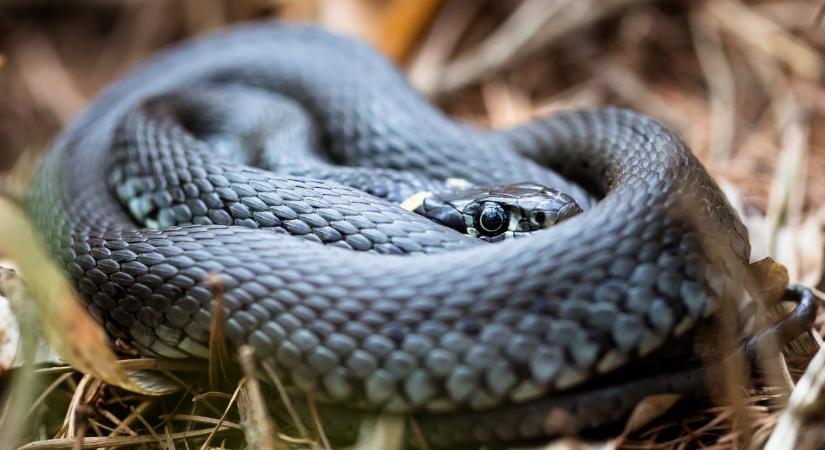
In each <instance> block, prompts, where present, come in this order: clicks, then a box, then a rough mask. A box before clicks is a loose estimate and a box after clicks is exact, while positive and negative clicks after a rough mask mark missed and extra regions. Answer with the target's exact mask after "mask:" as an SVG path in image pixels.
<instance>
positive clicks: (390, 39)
mask: <svg viewBox="0 0 825 450" xmlns="http://www.w3.org/2000/svg"><path fill="white" fill-rule="evenodd" d="M823 8H825V1H823V0H747V1H745V0H706V1H701V0H682V1H676V0H669V1H654V0H522V1H517V0H487V1H485V0H235V1H231V0H144V1H141V0H62V1H60V0H0V98H2V101H0V150H1V151H0V169H4V170H8V169H9V168H11V167H12V165H13V164H15V162H18V163H19V164H18V167H20V166H24V167H28V168H29V170H30V168H31V167H33V166H34V162H33V161H35V160H36V157H37V155H38V154H40V152H41V151H42V150H43V149H44V148H45V147H46V146H47V144H48V142H49V140H50V139H51V138H52V137H53V136H54V135H55V134H56V133H57V132H58V131H59V130H60V129H61V128H62V127H63V126H64V125H65V124H66V123H67V122H68V121H70V120H71V118H72V117H73V116H74V115H75V114H76V113H77V112H78V111H79V110H81V109H82V108H83V107H84V105H86V104H87V103H88V102H89V100H90V99H91V98H93V97H94V95H95V94H96V93H97V92H98V91H99V90H100V89H101V88H103V87H104V86H106V85H107V84H108V83H110V82H111V81H112V80H114V79H115V78H117V77H118V76H119V75H121V74H123V73H124V72H125V71H127V70H128V69H129V68H130V67H133V66H134V65H136V64H138V63H140V62H141V61H142V60H144V59H146V58H147V57H148V56H149V55H151V54H152V53H153V52H155V51H157V50H158V49H161V48H164V47H167V46H169V45H172V44H174V43H175V42H177V41H179V40H182V39H186V38H189V37H192V36H196V35H200V34H204V33H208V32H209V31H210V30H212V29H215V28H218V27H223V26H227V25H231V24H232V23H235V22H241V21H248V20H273V19H282V20H288V21H299V22H316V23H319V24H320V25H321V26H323V27H326V28H329V29H332V30H336V31H339V32H341V33H346V34H350V35H355V36H358V37H359V38H361V39H364V40H366V41H369V42H371V43H372V44H373V45H374V46H376V47H377V48H378V49H380V50H381V51H382V52H383V53H385V54H386V55H388V56H389V57H390V58H392V59H393V60H395V61H396V62H397V63H398V64H400V66H401V67H402V69H403V70H405V71H406V72H407V74H408V75H409V77H410V79H411V82H412V83H413V84H414V85H415V86H416V87H417V88H418V89H420V90H421V91H423V92H424V93H425V94H426V95H428V96H430V97H431V98H432V99H433V101H434V102H436V103H437V104H438V105H440V106H441V107H442V108H444V109H445V110H446V111H447V112H449V113H451V114H453V115H455V116H457V117H460V118H462V119H465V120H470V121H473V122H477V123H481V124H485V125H488V126H491V127H507V126H510V125H513V124H516V123H519V122H521V121H524V120H526V119H527V118H529V117H531V116H534V115H536V114H545V113H550V112H552V111H555V110H559V109H569V108H578V107H586V106H601V105H607V104H614V105H623V106H628V107H631V108H633V109H636V110H640V111H642V112H645V113H648V114H650V115H652V116H653V117H655V118H656V119H658V120H660V121H662V122H664V123H665V124H667V125H668V126H670V127H671V128H673V129H675V130H677V131H678V132H679V133H680V134H681V135H682V136H683V137H684V139H685V140H686V141H687V142H688V144H689V145H690V146H691V148H692V149H693V150H694V152H695V153H696V154H697V155H698V156H699V157H700V158H701V159H702V161H703V162H704V163H705V164H706V166H707V167H708V169H709V170H710V172H711V173H712V174H713V175H714V176H715V177H716V178H717V179H718V180H719V181H720V183H721V184H722V185H723V187H724V188H725V190H726V192H727V193H728V195H729V196H730V197H731V199H732V201H733V202H734V203H735V204H736V207H737V208H738V209H739V210H740V212H741V213H742V215H743V216H744V219H745V221H746V222H747V224H748V226H749V228H750V229H751V233H752V237H753V241H754V242H753V244H754V257H755V258H759V257H762V256H766V255H774V256H776V257H777V258H778V259H779V260H780V261H781V262H783V263H784V264H786V265H787V266H788V267H789V269H790V270H791V276H792V278H793V279H796V280H800V281H804V282H807V283H809V284H817V283H819V281H820V274H821V272H822V270H821V268H822V252H823V251H822V249H823V248H825V240H823V236H822V219H823V214H822V211H823V210H822V207H823V206H825V202H823V200H825V122H823V112H825V88H823V85H822V72H823V65H824V64H825V61H824V60H823V51H824V50H825V25H823V23H822V22H823V20H822V16H823V14H824V13H825V12H824V11H825V9H823ZM21 154H25V156H24V157H23V159H22V162H21V160H20V155H21Z"/></svg>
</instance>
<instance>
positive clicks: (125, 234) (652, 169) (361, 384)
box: [31, 24, 750, 446]
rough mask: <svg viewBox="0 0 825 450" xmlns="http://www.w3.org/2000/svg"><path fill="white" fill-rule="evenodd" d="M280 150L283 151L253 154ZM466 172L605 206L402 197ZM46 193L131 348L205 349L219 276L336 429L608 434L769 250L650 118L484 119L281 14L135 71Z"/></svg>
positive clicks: (236, 325)
mask: <svg viewBox="0 0 825 450" xmlns="http://www.w3.org/2000/svg"><path fill="white" fill-rule="evenodd" d="M187 99H188V100H187ZM268 105H275V106H272V107H270V106H268ZM275 110H277V111H281V112H283V111H286V110H289V111H293V112H294V113H295V114H296V115H298V116H301V117H303V119H301V120H298V121H297V122H296V124H297V125H295V124H293V125H289V122H290V121H291V120H292V119H290V117H292V114H291V113H290V114H280V113H279V116H278V118H272V117H269V116H268V114H273V112H272V111H275ZM227 111H229V112H230V113H227ZM226 121H229V122H228V123H230V124H232V125H231V126H226V125H225V124H226V123H227V122H226ZM273 123H275V125H272V127H274V130H275V131H274V132H273V129H272V127H270V128H269V129H267V130H265V132H264V133H263V135H264V137H263V138H260V137H258V138H255V139H252V138H250V136H252V137H255V136H256V135H255V133H256V131H255V130H259V129H261V128H262V127H263V128H267V127H266V124H270V125H271V124H273ZM256 124H257V125H256ZM260 124H263V126H262V125H260ZM236 126H237V127H241V128H244V129H245V131H243V132H238V133H235V134H232V130H226V128H232V127H236ZM281 129H284V130H285V131H284V132H283V133H281V132H279V131H278V130H281ZM279 136H280V137H279ZM268 139H274V140H276V141H279V142H280V144H278V145H279V146H280V148H286V149H287V152H286V153H285V154H282V156H283V155H286V156H285V159H283V160H282V159H279V158H281V157H280V156H278V155H277V154H276V155H275V156H272V154H270V153H268V152H267V151H263V153H262V154H261V153H260V152H259V153H255V154H251V155H246V156H244V155H240V156H238V154H237V153H238V152H237V151H235V150H237V149H238V148H240V149H243V148H245V145H244V143H246V142H253V143H257V144H255V145H258V144H260V143H261V142H263V143H264V144H266V143H267V142H268V141H267V140H268ZM293 147H294V149H295V154H293V155H292V156H289V155H290V153H289V149H292V148H293ZM313 148H315V149H322V150H323V156H321V154H320V152H319V153H318V154H315V155H314V156H312V155H309V154H306V153H305V152H307V151H309V152H312V151H313ZM227 149H229V150H227ZM299 149H300V150H299ZM240 153H243V150H241V151H240ZM253 153H254V152H253ZM262 155H263V156H262ZM267 155H269V156H267ZM266 158H275V161H274V162H272V161H270V162H269V163H267V164H263V165H262V166H261V167H254V166H252V165H250V164H251V162H257V163H261V160H265V159H266ZM253 160H255V161H253ZM264 162H266V161H264ZM259 165H260V164H259ZM278 167H282V168H283V170H282V171H279V170H270V169H273V168H274V169H277V168H278ZM452 178H457V179H462V180H464V181H465V182H467V183H470V184H472V185H476V186H486V185H490V184H497V185H506V184H509V183H518V182H523V181H530V182H535V183H539V184H541V185H544V186H548V187H550V188H554V189H558V190H559V191H561V192H565V193H566V194H569V195H570V196H571V197H572V198H575V199H576V200H577V201H578V202H579V203H580V204H581V205H582V206H583V207H584V209H585V211H584V212H582V213H580V214H578V215H575V216H573V217H571V218H569V219H567V220H564V221H563V222H560V223H558V224H556V225H554V226H553V227H552V228H551V229H549V230H542V231H539V232H536V233H533V234H531V235H530V236H528V237H527V238H524V239H508V240H505V241H504V242H498V243H485V242H481V241H479V240H477V239H473V238H471V237H469V236H466V235H464V234H460V233H458V232H456V231H454V230H452V229H449V228H447V227H444V226H442V225H439V224H436V223H433V222H431V221H429V220H427V219H426V218H423V217H421V216H419V215H416V214H413V213H412V212H409V211H407V210H405V209H403V208H401V207H399V206H398V205H397V204H396V201H397V200H398V199H400V198H402V197H404V196H406V195H407V194H408V193H410V192H413V191H416V190H419V189H420V190H428V189H441V188H443V187H444V186H445V185H446V183H447V180H449V179H452ZM396 182H397V183H398V186H401V188H399V189H395V188H394V187H393V186H395V183H396ZM361 185H367V186H376V185H377V186H378V187H375V188H374V189H373V190H372V191H371V192H372V193H373V194H377V195H381V194H382V193H383V196H384V197H385V198H379V197H377V196H375V195H370V194H367V193H365V192H364V191H363V190H362V189H359V188H356V187H357V186H361ZM353 186H356V187H353ZM594 199H595V200H594ZM390 200H392V201H390ZM31 205H32V206H31V214H32V216H33V217H34V219H35V222H36V224H37V225H38V226H39V228H40V229H42V230H43V233H44V235H45V237H46V238H47V240H48V242H49V243H50V244H51V245H52V248H53V251H54V252H55V257H56V258H59V259H60V261H61V262H62V263H63V264H64V265H65V268H66V270H67V272H68V273H69V274H70V276H71V278H72V279H73V280H74V282H75V283H76V286H77V288H78V290H79V291H80V292H81V293H82V298H83V301H84V302H85V304H86V306H87V308H88V310H89V311H90V313H91V314H92V315H93V316H94V317H95V318H96V319H97V320H98V321H99V322H100V323H101V324H103V326H104V327H105V328H106V330H107V331H108V332H109V333H110V334H111V336H112V337H114V338H119V339H120V340H122V341H124V342H127V343H128V344H130V345H132V346H133V347H135V348H137V349H139V350H140V352H142V353H144V354H146V355H157V356H162V357H170V358H187V357H193V356H194V357H205V356H206V355H207V345H208V344H207V342H208V330H209V326H210V322H211V317H212V313H211V305H212V292H211V291H210V289H209V288H208V287H207V283H206V282H205V280H206V279H207V278H208V277H209V276H210V274H218V276H219V277H220V280H221V283H222V284H223V289H224V298H225V308H226V320H225V323H224V329H225V333H226V336H227V337H228V339H229V341H231V343H232V344H234V345H240V344H248V345H250V346H251V347H252V348H253V349H254V350H255V354H256V356H257V357H258V358H259V359H261V360H268V361H271V362H273V363H274V364H275V366H276V367H277V368H278V370H279V371H280V373H281V374H282V375H283V377H284V380H285V381H287V382H288V383H289V385H290V386H291V388H292V389H293V390H294V391H295V392H298V393H300V392H312V393H313V394H314V395H315V398H317V399H318V400H319V401H320V403H321V404H322V405H325V406H324V408H327V409H329V411H331V413H330V414H327V415H325V417H330V418H329V419H326V418H325V419H324V420H325V421H327V422H329V423H327V431H328V433H330V434H331V435H335V434H336V433H339V434H341V435H344V434H346V433H347V432H346V430H345V428H346V427H351V426H352V424H348V422H351V421H352V418H356V417H359V415H360V414H361V413H362V412H365V411H378V410H383V411H389V412H405V413H410V414H413V415H415V416H416V418H417V420H418V423H419V426H420V427H421V428H422V431H423V435H424V436H427V439H429V440H430V441H431V443H432V444H434V445H440V446H451V445H457V444H461V443H473V442H491V441H511V440H514V439H515V440H518V439H530V438H537V437H541V436H552V435H555V434H559V433H560V432H562V431H564V430H566V431H578V430H582V429H588V428H592V427H597V426H600V425H603V424H605V423H609V422H611V421H615V420H617V419H620V418H621V417H623V416H625V415H626V414H628V411H629V410H630V409H631V408H632V406H633V405H634V404H635V403H637V402H638V401H639V400H640V399H641V398H643V397H644V396H645V395H647V394H651V393H656V392H660V391H667V390H671V389H679V387H678V386H680V384H681V383H684V382H686V381H685V380H684V379H683V378H684V377H686V376H687V375H684V374H681V375H680V373H676V372H675V371H670V370H669V369H671V368H675V367H677V366H680V365H682V363H684V362H685V361H686V360H688V359H690V358H686V357H685V355H686V354H687V355H689V356H690V355H692V354H693V348H694V347H695V343H696V342H697V338H696V337H695V336H697V333H698V332H697V330H713V329H716V328H718V325H717V323H718V322H719V321H718V320H715V318H716V317H718V316H719V314H720V313H719V312H720V311H722V310H725V309H726V308H729V307H731V305H733V304H734V299H735V298H736V296H737V295H738V293H739V290H740V289H741V286H742V280H743V277H744V273H745V269H744V268H745V267H746V264H747V262H748V258H749V253H750V245H749V243H748V239H747V234H746V231H745V229H744V227H743V226H742V224H741V223H740V221H739V219H738V218H737V215H736V213H735V212H734V211H733V210H732V208H731V207H730V205H729V204H728V202H727V201H726V199H725V198H724V196H723V194H722V193H721V191H720V190H719V188H718V187H717V185H716V184H715V183H714V182H713V181H712V180H711V178H710V177H709V175H708V174H707V173H706V171H705V169H704V168H703V167H702V165H701V164H700V163H699V162H698V161H697V159H696V158H695V157H694V156H693V155H692V154H691V152H690V150H689V149H688V148H687V147H686V146H685V145H684V144H683V143H682V141H681V140H680V139H679V138H678V137H676V136H675V135H674V134H673V133H671V132H670V131H668V130H667V129H665V128H663V127H662V126H660V125H659V124H657V123H656V122H655V121H654V120H652V119H650V118H647V117H645V116H643V115H640V114H638V113H634V112H631V111H627V110H622V109H615V108H605V109H592V110H582V111H572V112H564V113H560V114H556V115H553V116H551V117H541V118H537V119H535V120H533V121H531V122H529V123H526V124H524V125H522V126H519V127H516V128H514V129H509V130H502V131H495V132H491V131H486V130H481V129H478V128H474V127H471V126H469V125H466V124H460V123H456V122H454V121H452V120H450V119H449V118H447V117H446V116H445V115H444V114H443V113H441V112H440V111H438V110H437V109H435V108H434V107H433V106H431V105H430V104H429V103H428V102H427V101H426V100H425V99H424V98H422V97H421V96H420V95H419V94H418V93H416V92H415V91H414V89H412V88H411V87H410V86H409V85H408V83H407V82H406V80H405V79H404V77H403V76H402V75H401V74H400V73H399V72H398V71H397V70H396V69H395V68H394V67H393V66H392V65H391V64H390V63H388V62H387V61H385V60H384V59H383V58H382V57H380V56H379V55H377V54H376V53H375V52H374V51H373V50H371V49H370V48H368V47H367V46H365V45H363V44H361V43H359V42H356V41H354V40H351V39H349V38H344V37H340V36H336V35H333V34H330V33H328V32H325V31H321V30H319V29H317V28H314V27H310V26H299V25H285V24H250V25H244V26H241V27H238V28H234V29H231V30H229V31H223V32H219V33H216V34H214V35H211V36H208V37H204V38H199V39H196V40H193V41H190V42H187V43H184V44H182V45H179V46H177V47H175V48H173V49H171V50H168V51H165V52H164V53H162V54H160V55H158V56H156V57H154V58H153V59H151V60H150V61H149V62H147V63H146V64H144V65H142V66H141V67H139V68H137V69H135V70H133V71H132V72H131V73H130V74H128V75H127V76H125V77H124V78H122V79H121V80H120V81H118V82H116V83H115V84H114V85H112V86H111V87H109V88H108V89H107V90H106V91H105V92H103V93H102V95H100V96H99V97H98V98H97V99H96V100H95V101H94V102H93V104H92V105H91V106H90V107H89V108H88V109H87V110H86V111H85V112H84V113H82V114H81V115H80V116H79V117H78V118H77V119H76V120H75V121H74V122H73V123H72V124H71V125H70V126H69V127H68V128H67V129H65V130H64V131H63V132H62V134H61V135H60V136H59V137H58V138H57V139H56V141H55V142H54V144H53V147H52V149H51V151H50V153H49V155H48V156H47V158H46V160H45V162H44V165H43V168H42V170H41V172H40V175H39V176H38V178H37V179H36V182H35V187H34V190H33V194H32V197H31ZM685 349H687V350H685ZM651 361H654V362H656V364H653V365H651V364H650V362H651ZM646 362H647V363H646ZM639 367H647V369H645V370H641V371H640V370H638V368H639ZM634 368H637V369H634ZM651 368H652V369H653V370H652V371H651V370H648V369H651ZM634 370H635V371H634ZM338 410H343V412H341V414H339V415H336V414H337V413H336V411H338ZM558 411H563V412H564V417H565V418H566V420H565V421H564V423H565V427H564V428H560V425H559V423H558V421H556V420H549V418H550V417H551V416H552V414H550V413H551V412H558ZM553 417H555V416H553Z"/></svg>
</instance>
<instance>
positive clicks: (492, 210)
mask: <svg viewBox="0 0 825 450" xmlns="http://www.w3.org/2000/svg"><path fill="white" fill-rule="evenodd" d="M509 221H510V217H509V215H508V214H507V211H505V210H504V208H502V207H501V205H499V204H497V203H485V204H483V205H482V206H481V208H480V209H479V212H478V213H477V215H476V222H477V225H478V227H477V228H478V230H479V231H480V232H481V233H482V234H484V235H487V236H495V235H497V234H500V233H501V232H502V231H504V229H505V228H506V226H507V223H508V222H509Z"/></svg>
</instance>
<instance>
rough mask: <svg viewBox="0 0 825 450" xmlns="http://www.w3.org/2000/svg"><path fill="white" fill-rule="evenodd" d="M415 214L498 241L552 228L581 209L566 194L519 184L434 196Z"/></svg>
mask: <svg viewBox="0 0 825 450" xmlns="http://www.w3.org/2000/svg"><path fill="white" fill-rule="evenodd" d="M415 212H417V213H418V214H421V215H423V216H425V217H427V218H429V219H430V220H432V221H434V222H436V223H439V224H442V225H445V226H447V227H450V228H452V229H454V230H456V231H459V232H461V233H465V234H467V235H470V236H473V237H477V238H480V239H482V240H485V241H488V242H498V241H501V240H504V239H508V238H516V237H523V236H527V235H529V234H530V233H532V232H535V231H538V230H541V229H545V228H549V227H551V226H553V225H555V224H557V223H559V222H561V221H562V220H565V219H567V218H569V217H572V216H574V215H576V214H578V213H580V212H582V209H581V207H580V206H579V204H578V203H576V201H575V200H574V199H573V198H572V197H570V196H569V195H567V194H565V193H563V192H560V191H557V190H555V189H552V188H548V187H546V186H541V185H538V184H535V183H518V184H511V185H506V186H494V187H484V188H472V189H464V190H458V191H454V192H451V193H449V194H443V195H433V196H430V197H428V198H426V199H424V201H423V202H422V203H421V205H420V206H419V207H418V208H416V209H415Z"/></svg>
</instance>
